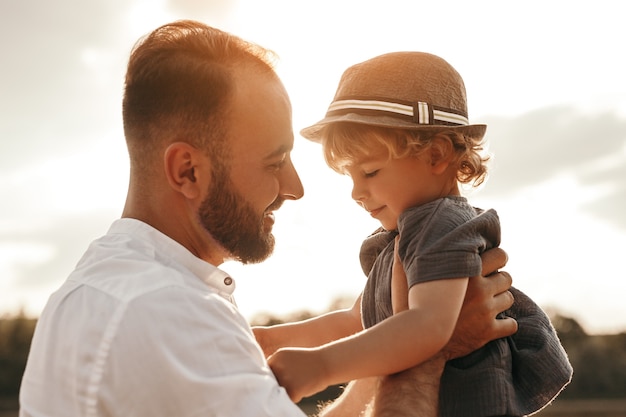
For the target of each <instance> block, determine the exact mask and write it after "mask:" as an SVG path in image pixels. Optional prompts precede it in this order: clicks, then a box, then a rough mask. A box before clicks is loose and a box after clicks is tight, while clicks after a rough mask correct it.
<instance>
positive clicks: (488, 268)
mask: <svg viewBox="0 0 626 417" xmlns="http://www.w3.org/2000/svg"><path fill="white" fill-rule="evenodd" d="M480 258H481V259H482V263H483V270H482V275H483V276H485V277H486V276H487V275H490V274H492V273H494V272H496V271H497V270H498V269H500V268H503V267H504V266H505V265H506V263H507V261H508V260H509V257H508V255H507V254H506V252H505V251H504V250H503V249H500V248H493V249H489V250H488V251H486V252H484V253H483V254H482V255H481V257H480Z"/></svg>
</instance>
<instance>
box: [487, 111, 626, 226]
mask: <svg viewBox="0 0 626 417" xmlns="http://www.w3.org/2000/svg"><path fill="white" fill-rule="evenodd" d="M485 120H486V123H487V125H488V129H487V141H488V148H489V151H490V152H492V153H493V155H494V158H493V161H492V169H491V174H490V177H489V179H488V181H487V183H486V186H485V188H484V190H482V191H481V193H482V195H484V196H497V197H499V198H506V196H507V195H508V196H511V195H512V194H515V193H517V192H519V190H521V189H523V188H524V187H527V186H532V185H538V184H541V183H543V182H548V181H549V180H551V179H553V178H555V177H557V176H559V175H567V176H570V177H572V178H574V180H575V181H576V182H577V183H579V184H580V186H581V187H583V188H587V189H592V188H593V189H596V190H601V192H598V195H597V196H596V197H595V198H593V199H592V200H591V201H588V202H587V203H585V204H584V209H585V210H586V211H587V212H588V213H589V214H592V215H593V216H595V217H598V218H603V219H605V220H607V221H610V222H611V223H613V224H614V225H616V226H619V227H622V228H625V229H626V219H625V218H624V215H623V213H624V212H626V133H625V132H626V118H624V117H620V116H618V115H617V114H615V113H612V112H602V113H589V112H583V111H581V110H578V109H576V108H574V107H549V108H542V109H538V110H535V111H532V112H528V113H526V114H523V115H521V116H518V117H486V118H485Z"/></svg>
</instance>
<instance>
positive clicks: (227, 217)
mask: <svg viewBox="0 0 626 417" xmlns="http://www.w3.org/2000/svg"><path fill="white" fill-rule="evenodd" d="M233 188H234V187H233V184H232V182H231V181H230V178H229V177H228V174H226V173H224V172H221V173H214V181H213V184H212V185H211V186H210V187H209V190H208V195H207V197H206V199H205V200H204V201H203V202H202V204H201V206H200V209H199V212H198V215H199V217H200V221H201V222H202V225H203V226H204V228H205V229H206V230H207V231H208V232H209V233H210V234H211V236H213V238H214V239H215V240H216V241H217V242H218V243H219V244H220V245H221V246H222V247H223V248H224V249H226V250H227V251H228V252H229V253H230V255H231V256H233V258H234V259H235V260H237V261H240V262H241V263H243V264H249V263H259V262H262V261H264V260H265V259H267V258H268V257H269V256H270V255H271V254H272V252H273V251H274V235H272V233H271V229H270V230H265V226H264V221H265V213H263V214H261V216H259V215H258V214H257V213H255V211H254V208H253V207H252V206H251V205H250V203H248V202H247V201H245V200H244V198H243V197H242V196H241V195H239V194H237V193H236V192H234V191H233ZM283 201H284V200H282V199H276V201H274V203H272V205H271V206H270V207H268V208H267V209H266V211H273V210H276V209H278V208H279V207H280V206H281V205H282V203H283Z"/></svg>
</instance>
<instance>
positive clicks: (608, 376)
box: [0, 301, 626, 410]
mask: <svg viewBox="0 0 626 417" xmlns="http://www.w3.org/2000/svg"><path fill="white" fill-rule="evenodd" d="M338 302H339V301H338ZM338 302H336V303H335V304H334V305H332V306H331V309H335V308H336V307H337V303H338ZM312 316H313V315H312V314H310V313H308V312H306V311H303V312H297V313H294V314H292V315H290V316H289V317H283V318H280V317H275V316H268V315H259V316H257V317H255V318H254V319H253V320H252V323H253V324H256V325H269V324H277V323H283V322H287V321H293V320H301V319H306V318H309V317H312ZM551 318H552V322H553V324H554V327H555V328H556V330H557V332H558V335H559V338H560V339H561V342H562V343H563V346H564V348H565V350H566V351H567V353H568V355H569V358H570V361H571V363H572V366H573V367H574V377H573V379H572V382H571V383H570V385H569V386H568V387H567V388H566V389H565V391H563V393H561V395H560V396H559V400H567V399H618V398H626V333H619V334H608V335H589V334H587V333H586V332H585V330H584V329H583V328H582V326H581V325H580V324H579V323H578V322H577V321H576V320H575V319H573V318H571V317H565V316H561V315H558V314H557V315H554V316H553V317H551ZM36 323H37V319H34V318H28V317H26V316H25V315H24V314H22V313H20V314H18V315H14V316H4V317H0V410H2V409H5V410H10V409H17V404H18V395H19V387H20V382H21V379H22V374H23V372H24V367H25V366H26V359H27V357H28V351H29V348H30V342H31V339H32V336H33V332H34V329H35V325H36ZM340 389H341V388H340V387H339V386H335V387H330V388H329V389H327V390H326V391H324V392H322V393H320V394H318V395H316V396H315V397H312V398H310V399H308V401H315V402H319V401H326V400H331V399H333V398H335V397H336V396H337V395H338V393H339V392H340Z"/></svg>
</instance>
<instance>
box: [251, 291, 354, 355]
mask: <svg viewBox="0 0 626 417" xmlns="http://www.w3.org/2000/svg"><path fill="white" fill-rule="evenodd" d="M361 330H363V325H362V323H361V296H359V297H358V298H357V299H356V301H355V302H354V304H353V305H352V307H351V308H350V309H345V310H337V311H332V312H330V313H326V314H323V315H320V316H317V317H313V318H310V319H307V320H303V321H298V322H293V323H284V324H277V325H274V326H255V327H253V328H252V331H253V332H254V336H255V337H256V339H257V342H258V343H259V345H261V348H262V349H263V352H264V353H265V356H266V357H269V356H270V355H271V354H273V353H274V352H276V350H278V349H280V348H283V347H315V346H321V345H323V344H325V343H328V342H330V341H332V340H337V339H341V338H344V337H346V336H350V335H352V334H354V333H357V332H359V331H361Z"/></svg>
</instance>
